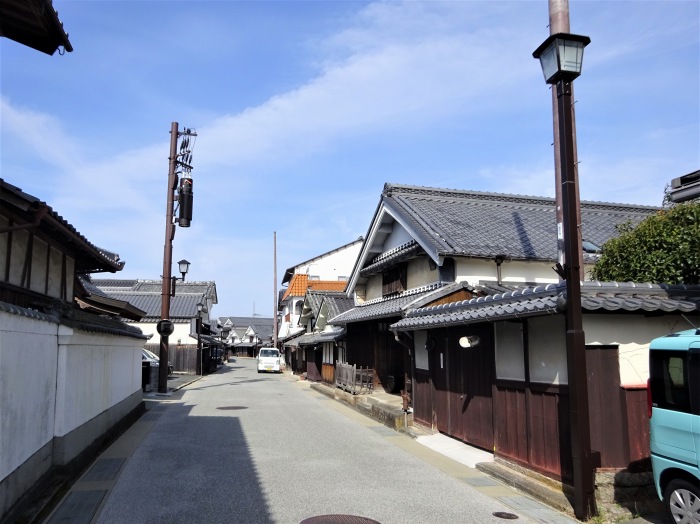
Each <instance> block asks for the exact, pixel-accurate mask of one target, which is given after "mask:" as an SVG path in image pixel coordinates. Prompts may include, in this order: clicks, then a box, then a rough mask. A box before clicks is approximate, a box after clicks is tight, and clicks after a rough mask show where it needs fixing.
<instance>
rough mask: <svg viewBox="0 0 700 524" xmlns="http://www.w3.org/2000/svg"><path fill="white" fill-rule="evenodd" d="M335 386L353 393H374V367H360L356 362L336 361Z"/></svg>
mask: <svg viewBox="0 0 700 524" xmlns="http://www.w3.org/2000/svg"><path fill="white" fill-rule="evenodd" d="M335 387H337V388H341V389H343V390H344V391H347V392H348V393H352V394H353V395H358V394H362V393H372V390H373V389H374V370H373V369H372V368H358V367H357V366H356V365H354V364H342V363H340V362H336V363H335Z"/></svg>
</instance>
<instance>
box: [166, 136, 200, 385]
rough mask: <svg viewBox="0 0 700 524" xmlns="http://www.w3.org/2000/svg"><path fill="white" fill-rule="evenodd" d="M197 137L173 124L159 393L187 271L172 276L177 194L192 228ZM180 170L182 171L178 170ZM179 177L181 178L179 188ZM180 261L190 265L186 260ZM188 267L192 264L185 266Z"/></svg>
mask: <svg viewBox="0 0 700 524" xmlns="http://www.w3.org/2000/svg"><path fill="white" fill-rule="evenodd" d="M180 136H185V138H184V139H183V140H182V143H181V144H180V153H179V154H178V151H177V145H178V139H179V138H180ZM191 136H192V137H196V136H197V133H196V132H195V131H194V130H192V129H185V130H183V131H182V132H180V131H178V123H177V122H173V123H172V124H171V125H170V156H169V157H168V190H167V195H166V208H165V244H164V246H163V275H162V277H163V283H162V289H161V304H160V318H161V320H160V322H158V326H157V330H158V334H159V335H160V351H159V355H158V356H159V358H160V366H159V369H158V393H167V392H168V352H169V350H170V347H169V337H170V335H171V334H172V333H173V330H174V326H173V323H172V322H171V321H170V297H171V296H172V295H173V294H174V286H175V281H176V280H184V279H185V273H186V272H187V269H185V271H182V270H181V273H182V279H178V278H177V277H173V276H172V272H171V266H172V263H173V238H175V200H176V196H175V192H176V191H178V197H177V200H178V208H179V219H178V223H179V225H180V227H189V226H190V222H191V220H192V199H193V193H192V177H191V174H190V173H191V171H192V165H191V162H192V149H193V147H194V145H192V146H190V140H189V138H190V137H191ZM178 169H179V170H180V171H178ZM178 174H181V175H182V178H181V180H180V187H179V188H178ZM181 262H187V261H186V260H183V261H181ZM186 265H187V266H189V262H187V264H186Z"/></svg>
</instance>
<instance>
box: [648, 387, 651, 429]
mask: <svg viewBox="0 0 700 524" xmlns="http://www.w3.org/2000/svg"><path fill="white" fill-rule="evenodd" d="M647 416H648V417H649V420H651V379H650V378H648V379H647Z"/></svg>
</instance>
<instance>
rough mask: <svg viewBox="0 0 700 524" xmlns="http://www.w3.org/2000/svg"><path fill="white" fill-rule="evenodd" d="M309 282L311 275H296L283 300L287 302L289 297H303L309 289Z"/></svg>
mask: <svg viewBox="0 0 700 524" xmlns="http://www.w3.org/2000/svg"><path fill="white" fill-rule="evenodd" d="M308 282H309V275H294V276H293V277H292V280H291V282H290V283H289V286H287V291H286V292H285V293H284V295H283V296H282V300H286V299H287V297H290V296H291V297H303V296H304V295H305V294H306V290H307V289H308V286H307V283H308Z"/></svg>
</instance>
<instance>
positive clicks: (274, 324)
mask: <svg viewBox="0 0 700 524" xmlns="http://www.w3.org/2000/svg"><path fill="white" fill-rule="evenodd" d="M272 251H273V257H272V258H273V262H272V265H273V266H274V271H273V273H274V276H273V280H274V283H273V289H272V294H273V303H272V317H273V319H274V320H273V321H272V329H273V332H272V337H273V340H274V346H275V347H276V348H277V231H275V232H274V235H273V248H272ZM277 349H279V348H277Z"/></svg>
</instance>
